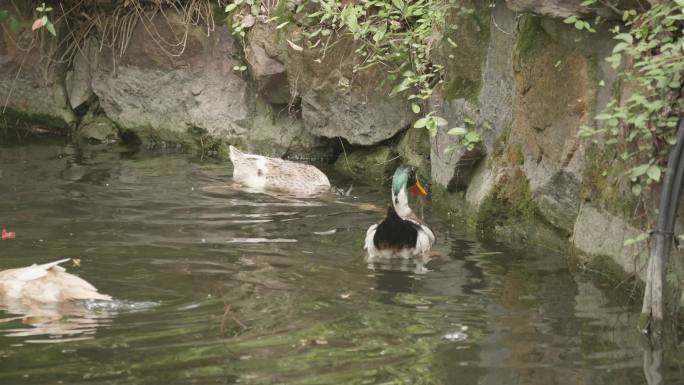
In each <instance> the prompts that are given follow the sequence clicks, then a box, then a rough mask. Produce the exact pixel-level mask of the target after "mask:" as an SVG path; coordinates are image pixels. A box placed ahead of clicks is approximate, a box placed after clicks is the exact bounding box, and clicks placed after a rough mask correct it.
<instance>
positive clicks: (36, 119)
mask: <svg viewBox="0 0 684 385" xmlns="http://www.w3.org/2000/svg"><path fill="white" fill-rule="evenodd" d="M72 123H73V121H72V120H71V119H65V117H62V116H54V115H48V114H41V113H33V112H27V111H17V110H15V109H12V108H9V107H8V108H6V109H5V111H4V113H2V114H0V127H8V128H15V129H22V128H24V127H26V126H27V125H28V126H29V127H30V126H33V127H39V128H41V129H45V130H48V131H49V132H51V133H55V134H60V135H67V134H69V129H70V128H71V125H72Z"/></svg>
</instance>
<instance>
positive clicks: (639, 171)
mask: <svg viewBox="0 0 684 385" xmlns="http://www.w3.org/2000/svg"><path fill="white" fill-rule="evenodd" d="M649 167H650V165H648V164H640V165H638V166H636V167H632V169H630V170H629V175H630V176H631V177H632V178H637V177H640V176H642V175H644V174H645V173H646V171H648V168H649Z"/></svg>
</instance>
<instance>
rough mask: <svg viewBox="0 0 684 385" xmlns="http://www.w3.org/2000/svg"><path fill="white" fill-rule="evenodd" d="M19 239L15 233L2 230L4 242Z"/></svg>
mask: <svg viewBox="0 0 684 385" xmlns="http://www.w3.org/2000/svg"><path fill="white" fill-rule="evenodd" d="M16 237H17V233H15V232H14V231H7V230H5V229H2V240H3V241H4V240H7V239H14V238H16Z"/></svg>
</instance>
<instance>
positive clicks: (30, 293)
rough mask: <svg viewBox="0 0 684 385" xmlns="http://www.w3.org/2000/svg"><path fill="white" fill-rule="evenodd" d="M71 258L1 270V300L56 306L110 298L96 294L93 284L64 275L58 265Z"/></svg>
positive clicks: (71, 275)
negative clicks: (75, 301) (71, 302)
mask: <svg viewBox="0 0 684 385" xmlns="http://www.w3.org/2000/svg"><path fill="white" fill-rule="evenodd" d="M70 259H71V258H67V259H62V260H61V261H56V262H50V263H45V264H43V265H36V264H33V265H31V266H29V267H20V268H18V269H9V270H3V271H0V301H1V302H11V301H17V300H19V301H26V302H40V303H55V302H66V301H70V300H79V299H99V300H104V301H109V300H111V299H112V297H110V296H108V295H106V294H100V293H98V292H97V289H96V288H95V287H94V286H93V285H91V284H90V283H88V282H86V281H85V280H84V279H82V278H79V277H77V276H75V275H73V274H69V273H67V272H66V270H65V269H64V268H63V267H61V266H59V264H61V263H64V262H67V261H69V260H70Z"/></svg>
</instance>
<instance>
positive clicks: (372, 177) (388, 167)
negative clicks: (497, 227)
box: [335, 146, 397, 184]
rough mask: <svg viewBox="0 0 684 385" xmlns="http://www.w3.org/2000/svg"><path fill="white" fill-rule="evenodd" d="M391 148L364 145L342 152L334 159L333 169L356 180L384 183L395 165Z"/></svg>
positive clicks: (387, 180) (388, 178)
mask: <svg viewBox="0 0 684 385" xmlns="http://www.w3.org/2000/svg"><path fill="white" fill-rule="evenodd" d="M396 163H397V162H396V158H395V157H394V152H393V150H392V149H391V148H390V147H388V146H376V147H365V148H359V149H356V150H354V151H353V152H352V153H342V154H340V156H339V157H338V158H337V160H336V161H335V170H337V171H339V172H340V173H342V174H344V175H346V176H347V177H350V178H352V179H357V180H365V181H367V182H369V183H374V184H377V183H380V184H385V183H386V182H389V180H390V176H391V173H393V172H394V169H395V166H396Z"/></svg>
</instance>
